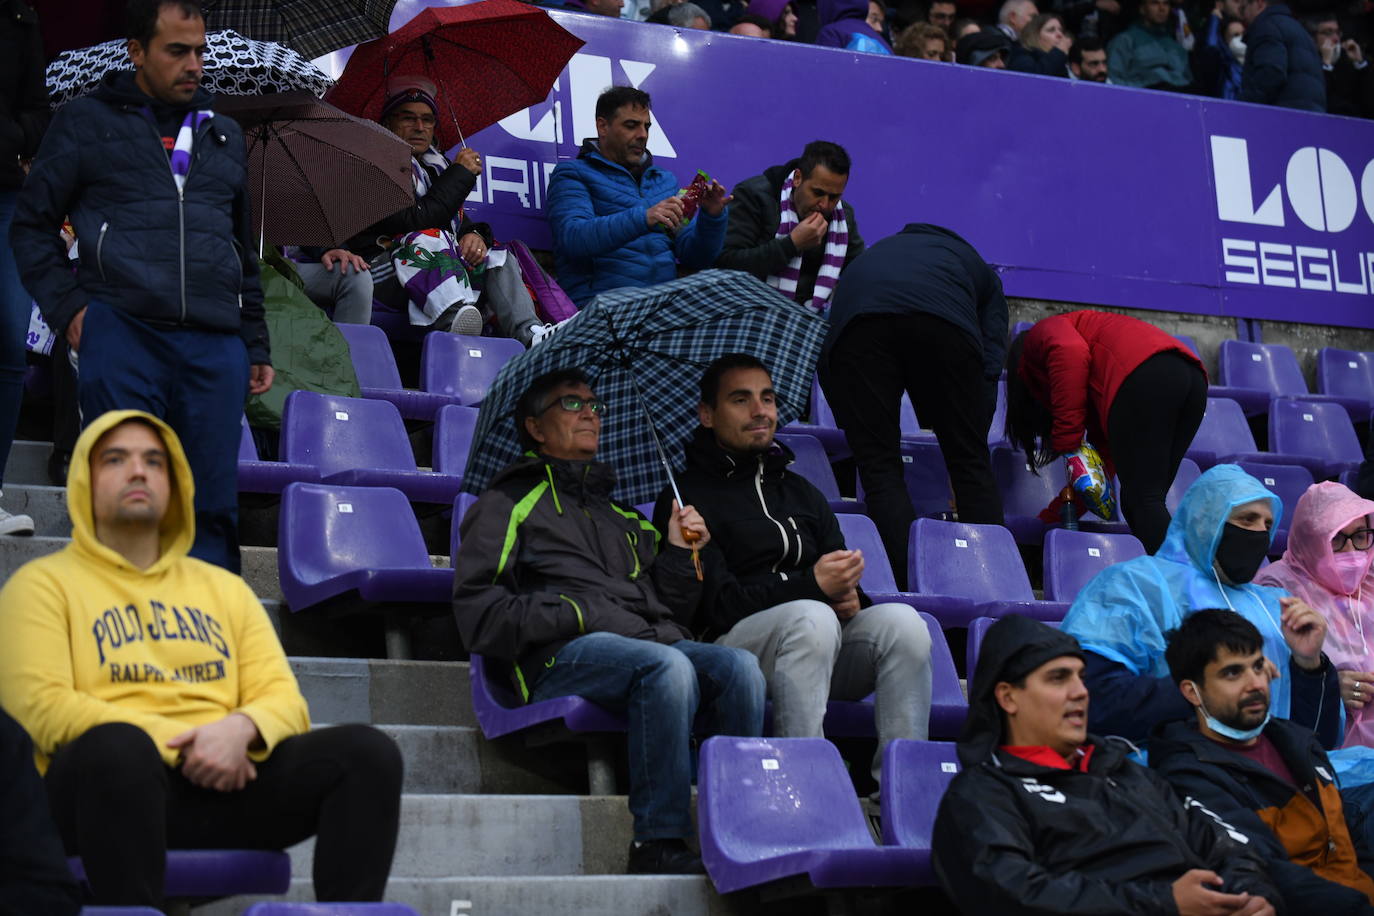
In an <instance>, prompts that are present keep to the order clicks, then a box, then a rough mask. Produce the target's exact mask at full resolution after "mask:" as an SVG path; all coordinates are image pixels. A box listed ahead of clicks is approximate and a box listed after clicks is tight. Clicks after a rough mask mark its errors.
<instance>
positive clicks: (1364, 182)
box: [1211, 136, 1374, 232]
mask: <svg viewBox="0 0 1374 916" xmlns="http://www.w3.org/2000/svg"><path fill="white" fill-rule="evenodd" d="M1211 141H1212V178H1213V184H1214V186H1215V188H1216V195H1217V217H1218V218H1219V219H1221V220H1223V221H1225V222H1229V223H1249V224H1250V225H1254V226H1279V227H1284V226H1286V225H1287V222H1286V220H1285V219H1284V210H1283V197H1284V194H1283V192H1284V190H1285V189H1286V190H1287V191H1288V203H1289V206H1291V207H1292V208H1293V213H1294V215H1296V216H1297V217H1298V219H1299V220H1300V221H1301V222H1302V224H1303V225H1304V226H1306V227H1307V228H1309V229H1314V230H1316V231H1317V232H1344V231H1345V230H1346V229H1349V228H1350V226H1351V224H1352V223H1354V221H1355V213H1356V211H1357V210H1358V209H1359V205H1360V202H1361V199H1363V202H1364V210H1365V214H1366V215H1367V216H1368V217H1369V220H1370V222H1374V160H1370V161H1369V162H1367V163H1365V166H1364V169H1363V172H1362V173H1361V178H1360V187H1359V189H1358V190H1357V189H1356V187H1355V175H1354V173H1353V172H1352V171H1351V170H1350V166H1349V165H1347V164H1346V162H1345V160H1344V159H1342V158H1341V157H1340V156H1339V155H1337V154H1336V153H1335V152H1333V151H1331V150H1329V149H1323V148H1321V147H1316V146H1304V147H1302V148H1301V149H1298V150H1296V151H1295V152H1294V153H1293V154H1292V155H1291V156H1289V157H1288V165H1287V168H1285V170H1284V176H1283V185H1282V186H1280V185H1279V184H1278V183H1277V182H1275V183H1274V184H1273V185H1272V186H1270V187H1269V190H1268V191H1267V192H1264V194H1263V201H1264V202H1263V203H1261V204H1260V205H1259V206H1258V207H1256V206H1255V196H1254V186H1253V184H1252V183H1251V177H1250V149H1249V145H1248V144H1247V142H1246V141H1245V140H1244V139H1242V138H1241V137H1221V136H1213V137H1211ZM1271 180H1272V179H1265V180H1264V181H1263V182H1262V184H1261V187H1263V186H1264V185H1268V184H1269V182H1270V181H1271Z"/></svg>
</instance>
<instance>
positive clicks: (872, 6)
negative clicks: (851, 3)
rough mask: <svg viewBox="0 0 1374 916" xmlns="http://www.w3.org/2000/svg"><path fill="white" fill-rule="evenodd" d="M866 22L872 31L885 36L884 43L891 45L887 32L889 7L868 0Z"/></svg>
mask: <svg viewBox="0 0 1374 916" xmlns="http://www.w3.org/2000/svg"><path fill="white" fill-rule="evenodd" d="M864 22H867V23H868V27H869V28H870V29H872V30H873V31H875V32H877V33H878V34H879V35H881V36H883V40H884V41H887V42H888V44H891V41H890V40H889V37H890V36H889V35H888V31H887V7H885V6H883V5H882V4H881V3H879V2H878V0H868V16H866V17H865V18H864Z"/></svg>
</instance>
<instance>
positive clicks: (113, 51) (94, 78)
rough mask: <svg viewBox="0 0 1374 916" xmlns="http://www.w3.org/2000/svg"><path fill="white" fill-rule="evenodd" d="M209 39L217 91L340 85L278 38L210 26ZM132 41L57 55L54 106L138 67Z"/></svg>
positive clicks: (211, 78)
mask: <svg viewBox="0 0 1374 916" xmlns="http://www.w3.org/2000/svg"><path fill="white" fill-rule="evenodd" d="M205 41H206V46H207V47H206V51H205V81H204V83H203V85H204V86H205V88H207V89H209V90H210V91H212V92H219V93H223V94H225V95H262V94H265V93H269V92H292V91H296V90H304V91H306V92H309V93H311V94H312V95H314V96H315V97H317V98H318V97H320V96H322V95H324V94H325V92H326V91H327V90H328V89H329V87H331V86H333V85H334V81H333V80H331V79H330V78H329V77H328V76H326V75H325V73H324V71H323V70H321V69H320V68H319V67H316V66H315V65H314V64H312V63H311V62H310V61H308V60H306V59H305V58H304V57H301V56H300V55H299V54H297V53H296V52H295V51H293V50H291V49H290V48H288V47H285V46H283V45H279V44H276V43H275V42H271V41H254V40H253V39H251V38H244V37H243V36H242V35H240V34H239V33H237V32H235V31H233V30H232V29H220V30H218V31H214V32H209V33H207V35H206V36H205ZM127 46H128V42H127V41H125V40H124V39H122V38H121V39H116V40H114V41H104V42H101V43H100V44H98V45H92V46H90V47H89V48H79V49H77V50H75V51H63V52H62V53H61V54H59V55H57V57H55V58H53V61H52V63H50V64H48V70H47V80H48V96H49V98H50V99H51V100H52V107H53V108H59V107H61V106H62V105H65V104H66V103H67V102H70V101H71V100H72V99H77V98H80V97H81V96H83V95H88V94H89V93H91V92H94V91H95V88H96V87H97V86H98V85H100V80H101V78H102V77H104V75H105V74H106V73H109V72H110V71H111V70H132V69H133V63H132V62H131V61H130V60H129V52H128V49H127Z"/></svg>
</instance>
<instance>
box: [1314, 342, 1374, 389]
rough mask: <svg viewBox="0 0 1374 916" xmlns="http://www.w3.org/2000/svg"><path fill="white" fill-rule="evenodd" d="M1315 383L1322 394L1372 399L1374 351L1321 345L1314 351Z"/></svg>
mask: <svg viewBox="0 0 1374 916" xmlns="http://www.w3.org/2000/svg"><path fill="white" fill-rule="evenodd" d="M1317 387H1318V388H1319V389H1320V390H1321V392H1322V394H1336V395H1343V396H1345V397H1351V398H1363V399H1365V400H1366V401H1374V353H1364V352H1361V351H1359V350H1337V349H1336V348H1335V347H1322V348H1321V349H1320V350H1318V351H1317Z"/></svg>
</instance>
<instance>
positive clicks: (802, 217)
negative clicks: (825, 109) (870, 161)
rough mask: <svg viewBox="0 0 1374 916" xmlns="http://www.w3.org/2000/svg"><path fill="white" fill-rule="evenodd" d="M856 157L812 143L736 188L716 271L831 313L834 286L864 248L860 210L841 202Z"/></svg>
mask: <svg viewBox="0 0 1374 916" xmlns="http://www.w3.org/2000/svg"><path fill="white" fill-rule="evenodd" d="M849 168H850V162H849V154H848V153H847V152H845V150H844V147H842V146H840V145H839V144H838V143H830V142H828V141H825V140H813V141H811V142H810V143H808V144H806V147H805V148H804V149H803V150H802V154H801V156H800V157H799V158H797V159H789V160H788V161H787V162H785V163H783V164H782V165H775V166H770V167H769V168H767V169H765V170H764V172H763V174H762V175H755V176H754V177H753V178H746V179H745V180H744V181H741V182H740V183H739V184H738V185H736V187H735V198H734V203H733V204H732V205H731V207H730V221H729V225H728V226H727V228H726V230H725V244H724V245H723V246H722V248H721V251H720V256H719V257H717V258H716V266H717V267H728V268H730V269H731V270H744V271H748V272H749V273H751V274H753V275H754V276H756V277H758V278H759V279H760V280H763V281H764V282H766V283H767V284H768V285H769V286H771V287H773V288H774V289H776V290H778V291H779V292H781V293H782V294H783V295H785V296H787V297H788V298H789V299H791V300H792V301H793V302H797V303H799V304H801V305H805V306H807V307H809V308H811V309H812V310H813V311H816V312H819V313H821V314H825V312H826V311H827V310H828V309H829V307H830V294H831V293H832V292H833V291H834V289H835V281H836V280H837V279H838V278H839V276H840V273H841V272H842V271H843V270H844V268H845V266H846V265H848V264H849V262H850V261H852V260H854V258H856V257H858V256H859V255H860V254H861V253H862V252H863V250H864V240H863V237H862V236H860V235H859V224H858V222H857V220H856V219H855V217H854V207H853V205H852V204H850V203H849V201H847V200H842V199H841V198H842V197H843V196H844V190H845V188H846V187H847V186H848V184H849Z"/></svg>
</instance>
